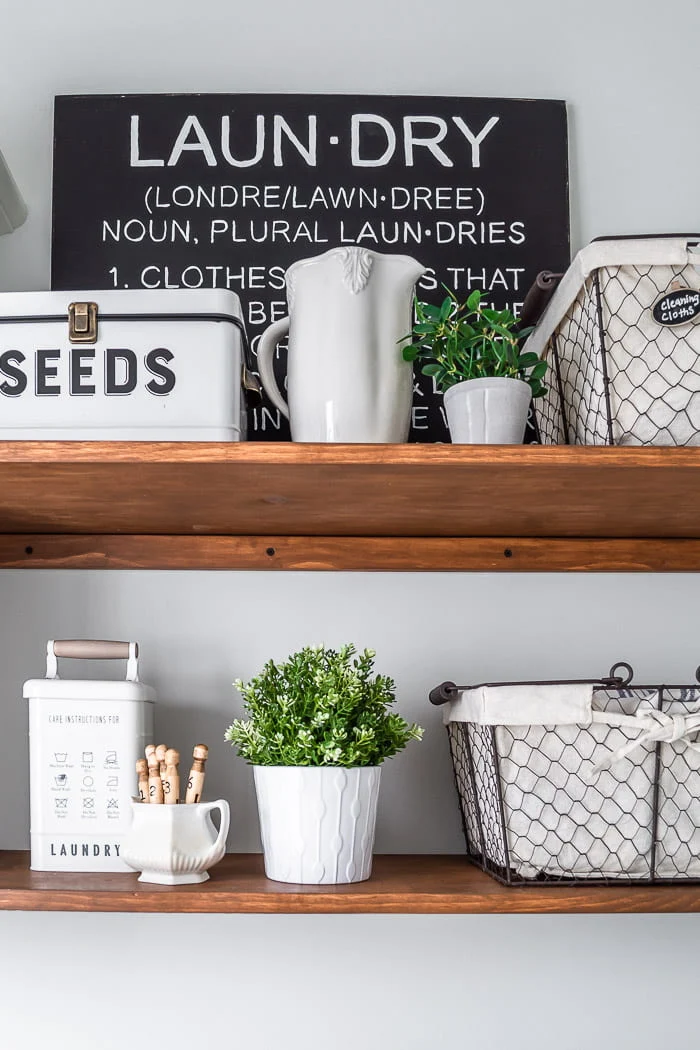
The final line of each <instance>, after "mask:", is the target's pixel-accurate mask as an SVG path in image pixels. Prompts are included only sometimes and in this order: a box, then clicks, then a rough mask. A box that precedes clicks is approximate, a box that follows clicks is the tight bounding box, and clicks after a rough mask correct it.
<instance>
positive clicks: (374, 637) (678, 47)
mask: <svg viewBox="0 0 700 1050" xmlns="http://www.w3.org/2000/svg"><path fill="white" fill-rule="evenodd" d="M699 23H700V7H699V6H698V5H697V3H696V2H695V0H679V2H678V3H676V4H675V5H674V6H673V8H669V9H668V14H666V13H665V12H664V11H663V10H660V9H659V8H658V7H657V6H656V5H652V4H650V3H643V2H636V3H632V2H616V3H611V2H608V3H605V4H603V3H600V2H598V0H589V2H588V3H586V4H584V5H576V6H575V7H574V5H570V4H566V3H562V2H561V0H560V2H559V3H554V2H550V0H532V2H530V3H528V4H522V3H518V2H517V0H496V2H494V3H492V4H490V5H489V6H488V8H487V7H485V6H484V5H477V4H475V3H473V0H471V2H470V0H468V2H462V3H457V2H456V0H455V2H452V3H445V2H443V3H439V2H438V3H435V4H433V5H425V4H420V3H417V2H415V0H407V2H404V3H398V2H396V0H379V2H377V0H355V2H353V3H352V4H351V5H348V6H347V7H341V6H339V5H335V4H334V5H331V4H327V5H324V4H322V3H320V2H319V0H299V2H297V3H295V4H290V3H283V2H282V0H269V2H268V3H267V4H250V5H249V6H248V7H246V8H244V7H243V6H242V5H240V3H230V2H229V3H224V2H222V0H218V2H213V0H199V2H198V3H196V4H195V3H190V4H185V3H183V2H182V0H170V2H166V0H150V2H149V3H144V2H143V0H139V2H138V3H137V2H134V0H122V3H121V4H120V5H119V6H116V5H111V4H110V5H108V4H105V3H99V2H98V3H96V2H95V0H91V2H89V3H88V2H86V0H63V2H62V3H60V4H47V3H45V2H42V0H24V2H23V3H22V4H21V5H16V6H13V7H12V9H10V8H9V7H8V5H4V10H3V23H2V25H3V31H4V32H3V38H4V44H5V46H4V47H3V57H2V62H1V63H0V146H1V147H2V149H3V151H4V152H5V154H6V157H7V159H8V161H9V163H10V165H11V167H12V168H13V171H14V173H15V176H16V177H17V179H18V181H19V183H20V185H21V186H22V188H23V191H24V193H25V195H26V197H27V201H28V204H29V206H30V212H31V216H30V219H29V221H28V223H27V225H26V226H25V227H24V228H22V229H21V230H20V231H18V232H17V233H15V234H14V235H12V236H11V237H6V238H3V239H1V240H0V287H2V288H4V289H15V288H16V289H20V288H44V287H46V286H47V285H48V274H49V210H50V194H49V189H50V154H51V104H52V96H53V95H54V94H56V93H60V92H100V91H107V92H109V91H114V92H120V91H171V90H175V91H235V90H241V91H256V90H259V91H266V90H290V91H355V90H364V91H377V92H392V91H396V92H407V93H410V92H417V93H420V92H424V93H445V94H449V93H453V94H464V95H469V94H475V95H490V94H491V95H503V96H514V97H554V98H565V99H567V101H568V102H569V103H570V121H571V162H572V178H571V183H572V218H573V228H572V229H573V241H574V247H579V246H580V245H581V244H583V243H585V242H586V241H587V240H589V239H590V238H591V237H593V236H596V235H598V234H601V233H611V232H618V233H623V232H639V231H651V232H654V231H658V232H662V231H673V230H681V229H687V228H692V227H694V226H695V227H697V226H698V225H700V218H699V217H698V216H697V204H696V202H697V172H698V169H699V167H700V148H699V147H698V140H697V136H696V134H695V129H696V125H697V102H696V99H697V92H696V79H697V77H696V45H697V40H698V29H699V28H700V26H699ZM699 587H700V583H698V582H697V581H696V578H694V577H692V576H666V577H662V576H658V577H644V578H642V577H617V576H604V577H563V576H562V577H555V576H533V577H515V576H487V575H477V576H466V575H465V576H440V575H424V576H408V575H397V576H389V575H372V576H370V575H367V576H365V575H359V574H358V575H354V576H351V575H344V574H339V575H306V574H299V575H261V576H260V577H252V576H251V575H250V574H246V573H240V574H236V573H221V574H210V575H207V574H201V573H192V574H185V573H180V574H176V573H172V574H171V573H168V574H156V573H116V574H106V573H105V574H102V573H84V574H79V573H68V572H66V573H37V574H33V573H26V574H22V573H10V572H4V573H0V588H1V589H0V593H1V594H2V598H3V602H2V613H1V615H2V636H1V637H0V662H1V665H2V677H1V679H0V694H1V695H0V703H1V704H2V722H1V729H0V797H3V798H4V799H5V800H6V801H5V804H4V805H3V806H2V819H1V820H0V848H13V847H15V848H16V847H22V846H24V845H25V844H26V826H27V808H26V802H25V801H24V799H23V792H22V791H18V790H17V785H18V784H20V785H21V784H23V783H24V779H25V776H26V768H25V762H26V757H25V756H26V740H25V712H24V710H23V707H22V702H21V700H20V699H19V697H20V695H21V683H22V681H23V680H24V679H25V678H27V677H30V676H33V675H36V674H38V673H40V672H41V664H42V658H41V653H42V649H43V646H44V644H45V641H46V639H47V638H48V637H51V636H56V635H72V634H73V635H81V634H88V635H101V634H103V635H107V636H110V635H112V636H117V637H119V636H131V637H137V638H139V640H140V641H141V643H142V646H143V653H144V661H143V663H144V677H145V678H146V679H147V680H149V681H152V682H153V683H154V684H155V685H156V686H157V688H158V690H159V693H160V698H161V702H160V706H159V716H158V717H159V725H160V726H161V727H162V728H163V729H165V728H166V727H167V731H168V737H169V738H172V742H173V743H176V744H180V745H181V747H183V748H184V747H186V746H187V744H188V743H189V742H191V741H192V740H193V738H194V737H195V736H197V737H202V738H205V739H206V738H208V739H209V740H210V741H211V743H212V745H213V756H212V763H211V767H212V769H211V784H210V787H211V790H212V791H214V790H216V791H221V792H222V793H225V794H227V795H228V796H229V797H230V798H231V799H232V801H233V803H234V812H235V818H234V824H233V828H232V834H231V840H230V848H232V849H254V848H257V832H256V827H255V815H254V809H253V805H254V804H253V796H252V791H251V785H250V777H249V772H248V770H247V769H246V768H245V766H243V765H242V763H240V762H236V761H234V759H233V756H232V755H231V754H230V753H229V751H228V748H227V746H226V745H224V744H223V742H222V740H221V735H222V732H223V729H224V728H225V726H226V725H227V724H228V721H229V720H230V718H231V717H232V716H233V713H234V711H235V703H234V697H233V691H232V689H231V686H230V682H231V680H232V679H233V678H234V677H236V676H237V675H239V674H240V675H242V676H243V677H245V676H246V675H247V674H249V673H250V672H251V671H253V670H255V669H256V668H257V667H258V666H259V665H260V663H261V662H262V661H263V660H264V658H265V657H267V656H269V655H278V656H282V655H284V654H286V653H287V652H289V651H290V650H291V649H292V648H293V647H295V646H297V645H299V644H302V643H303V642H306V641H326V642H339V641H342V640H344V639H346V638H354V639H356V640H357V642H358V643H359V644H371V645H372V646H373V647H374V648H376V649H377V650H378V654H379V664H380V666H381V669H382V670H386V671H388V672H390V673H393V674H394V675H395V676H396V678H397V680H398V682H399V686H400V698H401V704H402V708H403V710H404V711H405V713H406V714H408V715H411V716H414V717H416V718H419V719H420V720H422V721H423V723H424V724H425V725H426V727H427V733H426V739H425V741H424V743H423V744H421V745H413V746H412V747H411V749H410V750H409V751H408V752H407V753H406V754H405V755H404V756H402V757H401V758H400V759H398V760H396V761H394V762H392V763H390V764H389V765H388V766H387V767H386V772H385V783H384V794H383V798H382V809H381V814H380V823H379V834H378V848H379V849H380V850H384V851H402V850H404V851H411V850H425V851H436V852H439V851H450V850H455V849H459V848H460V838H459V828H458V823H457V820H456V815H455V807H454V799H453V797H452V789H451V784H450V777H449V768H448V765H447V755H446V752H445V747H444V740H443V734H442V731H441V729H440V726H439V724H438V722H439V716H438V715H437V713H436V712H433V711H430V710H428V709H427V708H426V704H425V700H424V697H425V692H426V689H427V687H429V686H430V685H432V684H434V683H435V682H436V681H437V680H439V679H441V678H442V677H453V676H454V677H456V678H464V677H466V678H469V677H476V678H479V677H482V676H485V677H490V678H493V677H500V676H502V677H503V678H508V677H509V676H510V675H514V676H515V675H517V676H520V675H530V674H533V675H536V674H537V675H539V674H543V675H550V674H551V675H552V676H555V675H557V674H572V675H577V674H591V673H599V672H601V671H604V670H606V669H607V668H608V666H609V665H610V664H611V663H612V662H613V661H615V660H617V659H626V660H629V661H630V662H632V663H633V664H634V665H635V667H636V668H638V671H639V674H640V675H641V676H642V677H645V678H655V677H657V676H662V677H664V678H671V677H673V678H681V679H682V678H686V677H688V676H689V675H690V674H692V671H693V669H694V668H695V667H696V665H697V664H698V663H699V662H700V651H699V649H698V642H697V631H696V619H695V607H696V599H697V596H698V594H699V593H700V591H699V590H698V588H699ZM531 605H533V606H534V608H535V609H536V610H537V611H538V614H536V615H535V616H533V615H531V614H530V613H529V612H528V611H527V610H528V609H529V608H530V606H531ZM517 624H522V626H521V627H520V628H516V626H515V625H517ZM698 933H700V920H698V919H696V918H695V917H690V918H685V917H682V916H653V917H645V916H629V917H624V916H614V917H604V916H601V917H589V918H585V919H584V918H577V917H567V916H562V917H544V916H542V917H539V916H533V917H510V918H507V917H489V916H477V917H441V918H431V917H398V916H397V917H394V916H391V917H390V916H358V917H353V916H347V917H345V916H344V917H337V918H326V917H301V916H271V917H258V916H240V917H237V916H224V917H209V916H206V917H196V916H192V917H184V916H173V917H167V916H147V917H139V916H126V917H120V916H100V915H85V916H79V915H54V916H51V915H40V914H30V915H22V914H8V913H5V914H0V944H2V948H3V952H2V962H0V975H1V976H2V981H0V1023H1V1024H2V1034H1V1035H0V1045H1V1046H2V1047H3V1050H5V1048H7V1050H15V1048H19V1047H20V1046H21V1047H23V1048H25V1050H38V1048H39V1047H43V1046H46V1045H49V1046H52V1047H54V1048H56V1050H64V1048H65V1050H68V1048H70V1050H92V1048H93V1047H94V1046H97V1045H99V1046H100V1047H101V1048H102V1050H117V1048H120V1050H121V1048H123V1047H126V1046H127V1045H129V1044H130V1043H132V1042H135V1041H139V1042H145V1041H146V1039H147V1038H148V1036H149V1035H150V1034H151V1033H159V1032H162V1031H163V1030H164V1027H165V1026H166V1025H167V1024H168V1022H170V1025H171V1027H172V1035H171V1037H170V1039H169V1043H170V1046H171V1047H172V1048H173V1050H184V1048H185V1047H188V1048H189V1047H192V1046H193V1045H194V1042H195V1040H196V1037H197V1036H198V1035H200V1034H204V1035H205V1036H206V1038H207V1039H208V1040H211V1041H212V1042H217V1043H221V1044H223V1045H227V1044H229V1043H230V1044H232V1045H233V1044H238V1045H241V1046H244V1045H253V1046H260V1047H265V1048H267V1047H270V1048H272V1047H277V1046H281V1047H285V1048H289V1050H297V1048H302V1047H304V1048H309V1050H316V1048H320V1047H322V1046H327V1045H331V1046H335V1047H338V1048H340V1050H344V1048H346V1047H347V1048H349V1047H355V1046H357V1045H363V1044H364V1045H365V1046H368V1047H370V1048H372V1050H374V1048H379V1047H382V1048H385V1047H394V1046H397V1047H398V1046H403V1047H411V1048H413V1047H415V1048H422V1047H429V1046H432V1045H433V1044H436V1043H438V1042H439V1043H441V1044H443V1045H448V1046H452V1045H455V1046H457V1045H459V1046H461V1045H463V1044H466V1043H467V1042H468V1041H470V1042H471V1043H472V1045H474V1046H475V1047H494V1048H495V1050H503V1048H505V1047H510V1046H517V1047H519V1048H522V1050H531V1048H533V1050H534V1048H535V1047H538V1048H540V1050H541V1048H545V1050H549V1048H552V1050H554V1048H556V1050H582V1048H584V1047H588V1046H590V1045H593V1044H597V1045H601V1046H603V1047H608V1046H609V1047H617V1046H619V1047H632V1046H634V1047H635V1048H637V1050H647V1048H651V1047H657V1046H659V1045H660V1044H661V1043H662V1042H667V1043H668V1045H672V1046H673V1047H674V1048H679V1050H683V1048H685V1047H688V1048H691V1047H694V1046H695V1045H696V1042H697V1040H696V1038H695V1037H694V1034H693V1033H694V1028H695V1024H694V1013H693V1003H694V1000H695V995H694V994H693V993H694V990H695V985H696V983H697V982H696V976H695V969H696V967H695V965H694V964H695V958H696V951H695V949H696V938H697V936H698ZM151 945H160V946H161V948H160V951H158V952H156V958H155V962H153V963H151V964H150V965H149V963H148V961H147V950H148V947H149V946H151ZM163 957H169V958H172V959H173V960H174V963H173V969H174V972H175V973H176V975H177V984H176V986H175V992H176V994H173V990H172V985H171V982H170V980H169V978H168V975H167V972H165V971H166V967H164V966H163V965H162V964H159V960H160V959H161V958H163ZM195 958H196V960H197V962H196V968H195V969H194V970H193V969H192V968H191V963H192V960H193V959H195ZM186 960H187V962H188V963H189V964H190V966H189V967H188V966H187V965H186ZM147 969H149V970H150V972H151V974H152V976H150V977H149V978H148V980H146V979H145V978H144V974H145V973H146V971H147ZM193 974H196V976H192V975H193ZM188 975H189V976H188ZM185 985H187V986H189V987H190V988H191V989H192V991H191V996H190V997H186V996H183V995H177V992H179V991H180V989H181V988H183V986H185ZM146 989H148V990H146Z"/></svg>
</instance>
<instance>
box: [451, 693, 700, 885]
mask: <svg viewBox="0 0 700 1050" xmlns="http://www.w3.org/2000/svg"><path fill="white" fill-rule="evenodd" d="M444 718H445V723H446V725H447V729H448V733H449V737H450V747H451V752H452V758H453V762H454V767H455V777H456V781H457V787H458V792H459V795H460V802H461V808H462V815H463V818H464V824H465V831H466V834H467V840H468V848H469V851H470V853H472V854H473V855H478V856H479V858H480V859H481V861H482V862H485V863H486V864H490V865H493V866H494V867H496V868H497V869H501V870H502V871H506V870H507V871H508V872H510V873H515V875H516V876H518V877H519V878H522V879H528V880H529V879H534V878H542V877H550V878H574V879H592V878H599V879H600V878H604V879H628V880H636V879H639V880H646V881H649V880H651V879H654V880H659V881H660V880H677V879H690V878H692V879H700V745H698V744H696V736H697V733H698V730H699V729H700V687H698V686H689V687H663V686H658V687H657V686H649V687H647V686H630V687H625V688H607V687H606V688H598V687H596V686H593V685H575V686H561V685H554V684H553V685H537V686H531V685H524V686H480V687H477V688H473V689H464V690H461V691H460V692H459V694H458V695H457V698H456V699H455V700H453V701H451V702H450V703H449V704H447V705H446V707H445V709H444ZM501 802H502V804H501Z"/></svg>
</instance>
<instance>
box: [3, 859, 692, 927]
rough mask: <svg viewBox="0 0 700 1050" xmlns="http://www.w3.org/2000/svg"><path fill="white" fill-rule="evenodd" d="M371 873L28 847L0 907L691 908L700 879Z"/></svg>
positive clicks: (449, 862)
mask: <svg viewBox="0 0 700 1050" xmlns="http://www.w3.org/2000/svg"><path fill="white" fill-rule="evenodd" d="M373 868H374V870H373V874H372V878H371V879H369V880H368V881H367V882H358V883H355V884H353V885H348V886H298V885H292V884H286V883H282V882H270V881H269V880H268V879H266V878H265V876H264V874H263V861H262V857H261V856H258V855H255V854H234V853H231V854H228V856H226V857H225V858H224V859H223V861H222V862H221V863H220V864H218V865H217V866H216V867H215V868H213V869H212V872H211V878H210V880H209V882H206V883H203V884H201V885H199V886H154V885H150V884H148V883H142V882H138V881H137V877H136V875H135V874H134V875H114V874H97V873H96V874H78V873H68V872H65V873H64V872H61V873H56V872H33V871H29V869H28V854H26V853H0V909H9V910H16V911H111V912H127V911H128V912H304V913H307V914H308V913H311V912H346V913H347V912H353V913H357V912H400V913H409V912H410V913H423V914H427V913H430V914H447V913H452V914H456V913H491V914H493V913H505V912H509V913H511V914H512V913H523V912H531V913H534V912H549V913H555V912H696V911H700V887H698V886H692V885H673V886H649V885H646V886H642V885H640V886H625V885H623V884H617V885H616V884H612V885H610V886H600V885H588V886H564V885H559V886H557V885H554V884H548V885H543V884H541V883H539V884H537V885H532V886H513V887H508V886H502V885H500V884H499V883H498V882H496V881H495V880H494V879H492V878H490V877H489V876H488V875H485V874H484V872H482V871H479V870H478V869H477V868H474V867H472V865H471V864H469V862H468V861H467V859H466V857H464V856H458V857H450V856H439V855H438V856H376V857H375V858H374V865H373Z"/></svg>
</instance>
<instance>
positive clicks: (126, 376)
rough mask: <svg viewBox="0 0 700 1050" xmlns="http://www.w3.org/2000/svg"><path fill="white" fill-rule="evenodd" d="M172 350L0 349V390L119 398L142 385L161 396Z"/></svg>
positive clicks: (168, 388)
mask: <svg viewBox="0 0 700 1050" xmlns="http://www.w3.org/2000/svg"><path fill="white" fill-rule="evenodd" d="M174 361H175V355H174V353H173V352H172V350H168V349H167V348H166V347H156V348H155V349H153V350H149V351H147V352H146V353H145V354H143V356H142V357H140V356H139V355H138V354H137V353H136V351H134V350H131V349H129V348H127V347H107V348H106V349H105V350H104V351H102V352H99V351H97V350H96V349H94V348H92V347H83V346H74V347H70V349H59V348H56V349H54V348H50V349H49V348H41V349H38V350H35V351H34V353H33V354H31V353H30V354H24V353H22V352H21V351H19V350H13V349H9V350H2V349H1V348H0V395H2V396H3V397H21V396H22V395H23V394H28V395H29V396H32V395H33V396H34V397H60V396H61V395H64V394H67V395H69V396H70V397H94V396H95V395H97V394H100V393H101V392H104V395H105V396H106V397H124V396H128V395H129V394H133V393H135V392H136V391H137V390H138V388H139V385H140V384H142V385H143V387H144V389H145V390H147V391H148V393H149V394H154V395H156V396H160V397H162V396H165V395H167V394H171V393H172V392H173V390H174V389H175V385H176V382H177V376H176V372H175V364H174Z"/></svg>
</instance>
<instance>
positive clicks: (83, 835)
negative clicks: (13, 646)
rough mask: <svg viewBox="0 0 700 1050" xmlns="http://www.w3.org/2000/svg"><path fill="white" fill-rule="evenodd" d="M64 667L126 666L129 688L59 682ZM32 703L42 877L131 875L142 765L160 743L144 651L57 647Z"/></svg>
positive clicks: (101, 644)
mask: <svg viewBox="0 0 700 1050" xmlns="http://www.w3.org/2000/svg"><path fill="white" fill-rule="evenodd" d="M58 657H72V658H76V659H88V660H105V659H125V660H126V661H127V669H126V680H125V681H113V680H101V681H97V680H91V679H67V678H59V677H58V660H57V658H58ZM24 697H25V699H27V700H28V701H29V763H30V814H31V825H30V838H31V867H32V869H33V870H34V871H130V870H131V869H130V868H129V867H128V866H127V865H126V864H125V863H124V862H123V861H122V860H121V856H120V854H121V844H122V840H123V838H124V836H125V833H126V832H127V831H128V828H129V825H130V823H131V802H130V800H131V797H132V796H133V795H134V794H135V793H136V772H135V767H136V760H137V759H138V758H140V757H142V756H143V753H144V747H145V746H146V744H148V743H151V741H152V738H153V705H154V702H155V692H154V690H153V689H151V688H150V686H147V685H143V684H142V683H141V682H139V679H138V646H137V645H136V643H135V642H109V641H88V640H83V641H50V642H49V643H48V646H47V653H46V678H34V679H31V680H30V681H28V682H25V683H24Z"/></svg>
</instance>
